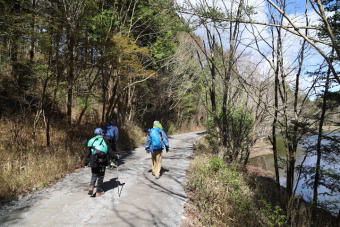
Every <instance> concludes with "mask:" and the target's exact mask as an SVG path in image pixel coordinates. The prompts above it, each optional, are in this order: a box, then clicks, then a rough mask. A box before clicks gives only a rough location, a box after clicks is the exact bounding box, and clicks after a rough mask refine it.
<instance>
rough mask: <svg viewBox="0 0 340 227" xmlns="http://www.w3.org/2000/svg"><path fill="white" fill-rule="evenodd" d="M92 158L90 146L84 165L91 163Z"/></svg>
mask: <svg viewBox="0 0 340 227" xmlns="http://www.w3.org/2000/svg"><path fill="white" fill-rule="evenodd" d="M90 160H91V148H89V147H88V148H87V150H86V155H85V161H84V165H85V166H87V165H88V164H89V163H90Z"/></svg>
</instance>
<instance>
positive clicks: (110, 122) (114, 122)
mask: <svg viewBox="0 0 340 227" xmlns="http://www.w3.org/2000/svg"><path fill="white" fill-rule="evenodd" d="M116 124H117V122H116V120H115V119H109V120H108V121H107V125H116Z"/></svg>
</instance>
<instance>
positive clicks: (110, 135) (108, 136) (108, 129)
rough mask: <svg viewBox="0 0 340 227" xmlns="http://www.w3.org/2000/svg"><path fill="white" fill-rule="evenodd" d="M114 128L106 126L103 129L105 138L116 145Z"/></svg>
mask: <svg viewBox="0 0 340 227" xmlns="http://www.w3.org/2000/svg"><path fill="white" fill-rule="evenodd" d="M113 129H114V126H106V128H105V138H106V139H108V140H109V141H110V142H111V143H116V139H115V133H114V130H113Z"/></svg>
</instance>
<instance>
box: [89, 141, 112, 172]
mask: <svg viewBox="0 0 340 227" xmlns="http://www.w3.org/2000/svg"><path fill="white" fill-rule="evenodd" d="M87 146H88V147H89V148H90V149H91V154H92V159H93V164H94V166H93V167H96V165H97V166H103V165H105V164H106V161H107V144H106V142H105V141H104V138H103V137H102V136H95V137H93V138H92V139H90V140H89V142H88V144H87Z"/></svg>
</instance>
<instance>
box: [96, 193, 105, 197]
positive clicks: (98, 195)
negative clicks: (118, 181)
mask: <svg viewBox="0 0 340 227" xmlns="http://www.w3.org/2000/svg"><path fill="white" fill-rule="evenodd" d="M102 195H104V192H97V193H96V197H100V196H102Z"/></svg>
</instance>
